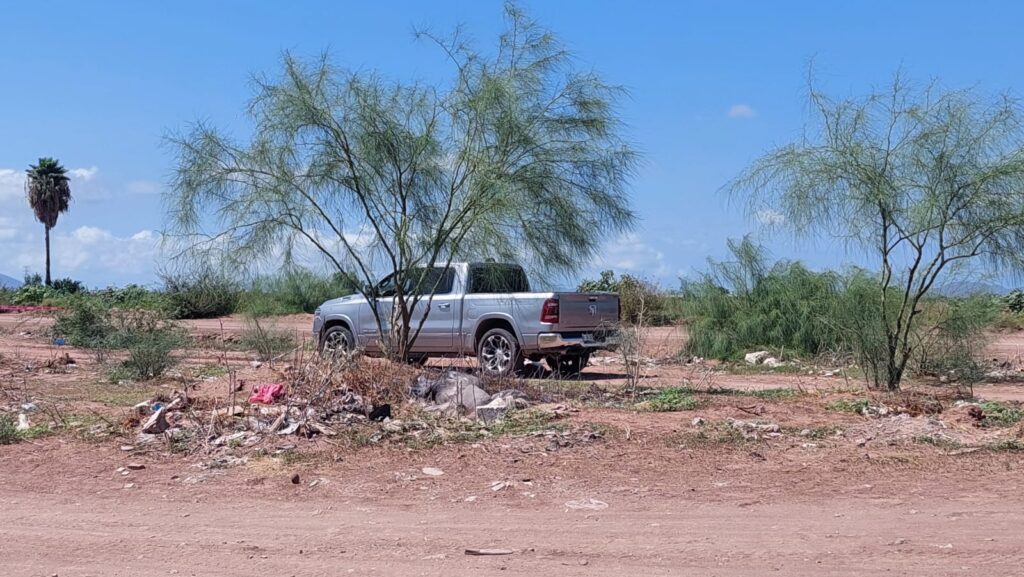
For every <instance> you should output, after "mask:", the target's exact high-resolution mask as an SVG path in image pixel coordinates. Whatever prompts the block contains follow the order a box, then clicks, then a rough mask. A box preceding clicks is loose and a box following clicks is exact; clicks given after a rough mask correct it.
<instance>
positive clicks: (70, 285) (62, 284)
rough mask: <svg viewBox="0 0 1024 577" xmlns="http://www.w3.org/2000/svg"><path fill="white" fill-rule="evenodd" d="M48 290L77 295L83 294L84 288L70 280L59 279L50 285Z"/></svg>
mask: <svg viewBox="0 0 1024 577" xmlns="http://www.w3.org/2000/svg"><path fill="white" fill-rule="evenodd" d="M50 288H51V289H53V290H55V291H57V292H59V293H63V294H69V295H73V294H78V293H82V292H85V287H84V286H82V283H81V282H79V281H77V280H73V279H70V278H59V279H57V280H55V281H53V282H52V283H50Z"/></svg>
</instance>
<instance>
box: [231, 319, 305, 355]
mask: <svg viewBox="0 0 1024 577" xmlns="http://www.w3.org/2000/svg"><path fill="white" fill-rule="evenodd" d="M239 342H240V344H241V345H242V346H243V347H245V348H246V349H248V350H251V351H255V352H256V354H257V356H258V357H259V359H260V360H261V361H269V360H273V359H275V358H277V357H278V356H280V355H283V354H285V353H288V352H289V351H292V350H294V349H295V346H296V345H295V338H294V337H293V336H292V334H291V332H289V331H285V330H281V329H279V328H277V327H276V326H275V325H274V324H273V323H269V324H268V323H266V322H260V320H259V319H258V318H255V317H253V318H250V319H248V320H247V321H246V328H245V331H244V332H243V333H242V338H241V339H240V341H239Z"/></svg>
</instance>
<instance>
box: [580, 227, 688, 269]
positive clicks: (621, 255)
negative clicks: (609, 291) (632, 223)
mask: <svg viewBox="0 0 1024 577" xmlns="http://www.w3.org/2000/svg"><path fill="white" fill-rule="evenodd" d="M596 264H598V265H599V266H600V268H602V269H612V270H614V271H615V272H617V273H623V272H626V273H631V274H634V275H636V276H639V277H643V278H652V277H664V276H667V275H670V274H671V271H670V270H669V267H668V265H667V264H666V262H665V253H663V252H662V251H660V250H658V249H656V248H654V247H653V246H651V245H649V244H647V242H645V241H644V240H643V239H641V238H640V236H639V235H637V234H635V233H629V234H624V235H622V236H620V237H619V238H618V239H616V241H615V242H612V243H609V244H608V245H606V246H605V249H604V250H603V251H602V252H601V256H600V257H599V258H598V259H597V263H596Z"/></svg>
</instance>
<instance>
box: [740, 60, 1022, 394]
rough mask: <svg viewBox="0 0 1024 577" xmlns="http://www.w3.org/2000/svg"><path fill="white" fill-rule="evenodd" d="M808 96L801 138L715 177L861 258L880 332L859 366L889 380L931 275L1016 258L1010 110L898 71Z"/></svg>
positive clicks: (877, 380)
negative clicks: (854, 90)
mask: <svg viewBox="0 0 1024 577" xmlns="http://www.w3.org/2000/svg"><path fill="white" fill-rule="evenodd" d="M809 110H811V111H812V114H813V115H814V122H813V125H812V127H811V129H810V130H809V131H808V132H807V133H805V134H804V135H803V137H802V138H800V139H799V140H796V141H795V142H793V143H790V144H787V145H783V146H780V147H778V148H775V149H774V150H771V151H769V152H768V153H767V154H765V155H764V156H762V157H761V158H759V159H758V160H757V161H756V162H754V163H753V165H752V166H751V167H750V168H749V169H748V170H746V171H745V172H744V173H743V174H742V175H740V176H739V177H738V178H737V179H735V180H734V181H733V182H732V183H731V184H730V185H729V186H727V187H726V188H727V190H728V191H729V192H730V193H732V194H733V195H736V196H742V197H744V198H743V200H744V201H745V203H746V204H747V206H748V210H749V212H751V213H753V214H756V215H759V216H760V215H764V214H765V213H766V212H768V211H770V213H771V216H772V218H771V219H769V220H770V222H771V223H773V224H774V225H775V226H776V227H784V228H786V229H788V230H789V231H790V232H792V233H794V234H795V235H796V237H797V238H799V239H813V238H817V237H819V236H828V237H832V238H833V239H835V240H836V242H839V243H842V244H843V245H845V246H846V247H848V248H851V249H858V250H862V251H864V253H865V254H867V255H868V256H869V257H871V258H873V259H875V267H876V268H877V270H878V282H877V290H876V291H875V294H874V298H873V299H871V303H870V304H871V306H870V307H869V310H868V311H867V312H868V314H869V315H871V314H874V315H877V320H878V322H879V323H880V325H879V328H878V329H872V330H873V331H877V332H880V333H881V336H882V337H883V339H881V341H884V343H885V345H884V346H881V347H878V346H875V347H874V349H873V350H872V351H871V352H870V354H871V355H872V356H873V357H875V359H874V362H873V364H872V371H871V372H870V374H869V378H870V380H871V384H872V385H873V386H875V387H879V388H881V387H884V388H887V389H890V390H894V389H898V388H899V386H900V382H901V380H902V378H903V376H904V374H905V373H906V372H907V370H908V369H910V368H911V365H912V364H913V363H914V362H915V357H917V356H918V348H919V346H921V345H922V344H923V343H922V342H920V341H918V339H919V338H920V337H922V336H926V335H927V334H928V333H929V332H930V330H931V327H929V326H928V325H929V324H930V321H927V320H922V319H919V318H918V317H919V315H922V314H927V308H928V307H925V306H923V305H924V303H925V302H926V301H927V300H928V299H929V298H931V296H932V295H933V294H934V292H935V291H934V290H933V289H934V287H937V286H941V285H942V284H945V283H947V282H950V281H957V280H962V279H966V278H970V276H969V275H972V274H974V271H975V270H977V268H978V267H979V266H985V267H986V270H989V271H992V272H994V273H997V274H998V273H1006V272H1019V271H1021V270H1024V226H1022V224H1024V154H1022V151H1021V146H1020V143H1021V142H1022V141H1024V111H1022V109H1021V107H1020V104H1019V103H1018V101H1017V100H1016V99H1015V98H1012V97H1008V96H1003V97H997V98H988V97H984V96H981V95H979V94H978V93H976V92H974V91H971V90H943V89H941V88H940V87H939V86H937V85H936V84H929V85H927V87H925V88H923V89H918V88H917V87H915V86H913V85H912V84H910V83H907V82H905V81H904V80H903V79H902V78H901V77H900V76H899V75H897V76H896V77H895V78H894V81H893V83H892V86H891V87H890V88H889V89H887V90H885V91H880V92H874V93H871V94H867V95H865V96H864V97H861V98H843V99H833V98H829V97H828V96H826V95H824V94H822V93H820V92H818V91H816V90H815V88H814V87H813V86H811V87H810V107H809ZM865 298H867V297H866V296H865ZM871 340H872V341H873V342H874V343H875V344H876V345H877V343H878V342H880V339H878V338H876V335H872V337H871ZM878 355H881V356H878Z"/></svg>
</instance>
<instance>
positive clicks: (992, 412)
mask: <svg viewBox="0 0 1024 577" xmlns="http://www.w3.org/2000/svg"><path fill="white" fill-rule="evenodd" d="M981 411H982V413H984V415H985V420H984V421H983V422H984V424H985V425H987V426H991V427H1009V426H1010V425H1015V424H1017V423H1018V422H1020V420H1021V419H1024V410H1021V408H1020V407H1018V406H1014V405H1010V404H1007V403H1001V402H999V401H985V402H984V403H981Z"/></svg>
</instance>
